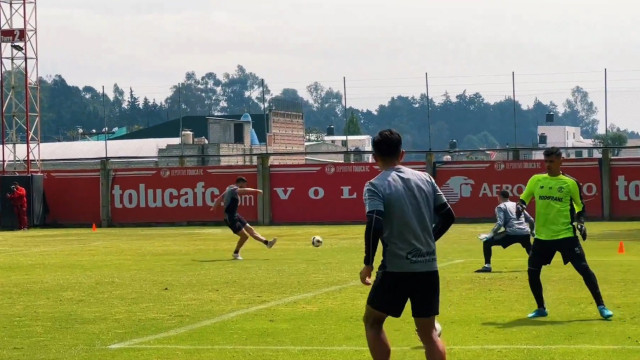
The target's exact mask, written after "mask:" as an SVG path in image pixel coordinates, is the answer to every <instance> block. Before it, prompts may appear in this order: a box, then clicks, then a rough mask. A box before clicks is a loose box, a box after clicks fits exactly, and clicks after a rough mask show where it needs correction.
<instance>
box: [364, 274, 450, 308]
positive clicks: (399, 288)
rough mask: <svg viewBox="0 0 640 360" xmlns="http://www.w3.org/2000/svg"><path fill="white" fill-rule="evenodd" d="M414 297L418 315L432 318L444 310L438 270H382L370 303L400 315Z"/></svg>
mask: <svg viewBox="0 0 640 360" xmlns="http://www.w3.org/2000/svg"><path fill="white" fill-rule="evenodd" d="M407 300H411V313H412V315H413V317H414V318H428V317H432V316H436V315H438V314H439V312H440V276H439V275H438V271H437V270H436V271H423V272H387V271H381V272H378V274H377V276H376V280H375V281H374V282H373V285H372V286H371V291H370V292H369V298H368V299H367V305H369V306H371V307H372V308H373V309H375V310H377V311H380V312H382V313H385V314H387V315H389V316H393V317H400V315H402V311H403V310H404V306H405V305H406V304H407Z"/></svg>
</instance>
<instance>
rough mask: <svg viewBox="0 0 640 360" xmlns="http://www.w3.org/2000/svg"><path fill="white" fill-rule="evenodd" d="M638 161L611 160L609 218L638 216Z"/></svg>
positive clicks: (639, 194)
mask: <svg viewBox="0 0 640 360" xmlns="http://www.w3.org/2000/svg"><path fill="white" fill-rule="evenodd" d="M639 205H640V159H611V216H612V217H614V218H619V219H621V218H622V219H624V218H632V217H633V218H637V217H639V216H640V206H639Z"/></svg>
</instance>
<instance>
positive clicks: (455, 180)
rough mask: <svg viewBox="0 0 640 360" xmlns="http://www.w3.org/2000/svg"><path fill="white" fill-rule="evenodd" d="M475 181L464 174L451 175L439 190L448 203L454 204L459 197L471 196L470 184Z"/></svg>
mask: <svg viewBox="0 0 640 360" xmlns="http://www.w3.org/2000/svg"><path fill="white" fill-rule="evenodd" d="M474 184H475V182H474V181H473V180H471V179H469V178H468V177H466V176H453V177H451V178H450V179H449V180H447V182H446V183H445V184H444V185H443V186H442V188H441V189H440V190H442V193H443V194H444V197H445V198H446V199H447V201H448V202H449V204H455V203H457V202H458V201H460V198H468V197H471V190H472V189H471V185H474Z"/></svg>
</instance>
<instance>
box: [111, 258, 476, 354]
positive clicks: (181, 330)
mask: <svg viewBox="0 0 640 360" xmlns="http://www.w3.org/2000/svg"><path fill="white" fill-rule="evenodd" d="M463 261H464V260H455V261H450V262H447V263H444V264H441V265H439V267H440V268H441V267H444V266H447V265H451V264H457V263H461V262H463ZM357 284H360V282H359V281H353V282H350V283H347V284H343V285H337V286H332V287H328V288H324V289H320V290H316V291H312V292H309V293H306V294H300V295H295V296H291V297H288V298H284V299H280V300H275V301H270V302H268V303H264V304H262V305H257V306H253V307H250V308H246V309H242V310H238V311H233V312H230V313H227V314H224V315H220V316H216V317H214V318H212V319H209V320H204V321H201V322H198V323H195V324H191V325H187V326H184V327H180V328H177V329H173V330H169V331H165V332H163V333H160V334H156V335H149V336H145V337H141V338H137V339H133V340H128V341H123V342H120V343H117V344H113V345H109V346H108V348H109V349H118V348H125V347H131V346H132V345H136V344H140V343H144V342H148V341H151V340H157V339H162V338H166V337H170V336H174V335H178V334H182V333H185V332H187V331H191V330H195V329H199V328H202V327H205V326H209V325H212V324H215V323H218V322H221V321H225V320H229V319H232V318H234V317H236V316H240V315H244V314H248V313H252V312H256V311H258V310H263V309H268V308H270V307H274V306H279V305H283V304H287V303H290V302H294V301H298V300H302V299H306V298H310V297H314V296H318V295H321V294H324V293H327V292H331V291H337V290H341V289H344V288H346V287H350V286H354V285H357Z"/></svg>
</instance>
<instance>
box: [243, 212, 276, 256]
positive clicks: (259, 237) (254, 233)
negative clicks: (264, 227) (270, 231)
mask: <svg viewBox="0 0 640 360" xmlns="http://www.w3.org/2000/svg"><path fill="white" fill-rule="evenodd" d="M243 220H244V219H243ZM243 229H244V230H245V231H246V232H247V234H249V236H251V237H252V238H253V239H255V240H257V241H259V242H261V243H263V244H264V245H266V247H267V248H269V249H271V248H272V247H273V245H275V244H276V241H278V239H277V238H273V239H272V240H271V241H267V239H266V238H265V237H264V236H262V235H260V234H259V233H258V232H257V231H256V229H254V228H253V227H252V226H251V225H249V224H248V223H246V222H245V225H244V227H243Z"/></svg>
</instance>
